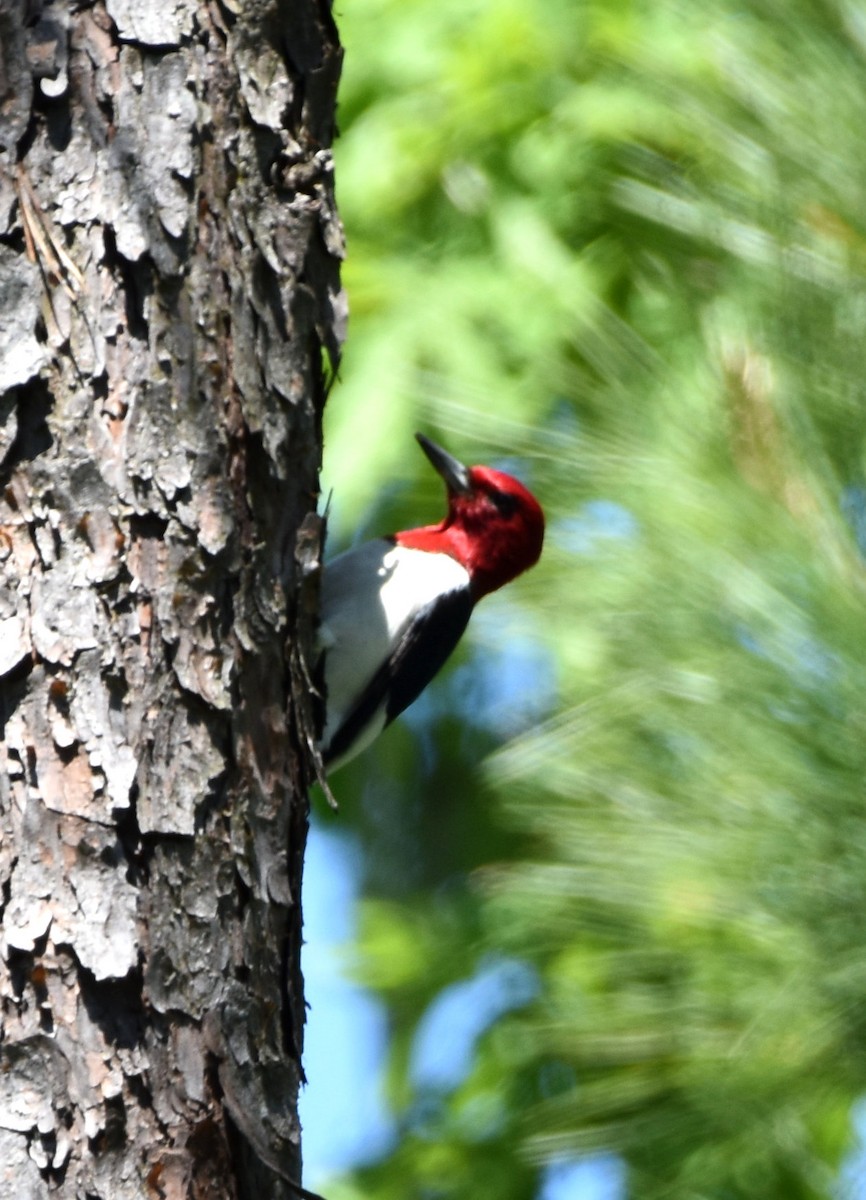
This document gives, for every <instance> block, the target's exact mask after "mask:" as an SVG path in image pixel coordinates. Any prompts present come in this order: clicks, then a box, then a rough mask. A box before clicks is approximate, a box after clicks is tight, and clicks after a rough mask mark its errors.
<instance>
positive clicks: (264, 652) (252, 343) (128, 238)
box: [0, 0, 343, 1200]
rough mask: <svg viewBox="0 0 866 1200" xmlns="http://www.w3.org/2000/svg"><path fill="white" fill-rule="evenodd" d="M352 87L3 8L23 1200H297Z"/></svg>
mask: <svg viewBox="0 0 866 1200" xmlns="http://www.w3.org/2000/svg"><path fill="white" fill-rule="evenodd" d="M339 65H340V52H339V46H338V41H337V36H336V31H335V29H334V26H333V22H332V20H331V15H330V8H329V3H328V0H221V2H220V0H213V2H212V3H206V2H204V0H202V2H201V3H196V2H195V0H147V3H143V2H141V0H105V2H104V3H103V2H101V0H97V2H91V0H78V2H76V3H72V2H70V0H57V2H56V3H53V4H52V3H50V2H47V3H40V2H39V0H0V572H2V577H0V736H2V739H3V741H2V745H0V888H2V892H0V906H2V907H0V913H2V941H0V1196H2V1197H3V1198H5V1197H10V1198H11V1197H14V1198H15V1200H26V1198H27V1197H37V1196H39V1197H42V1196H45V1195H48V1194H51V1193H52V1192H54V1191H55V1190H56V1189H58V1188H59V1190H60V1192H61V1193H62V1194H63V1195H68V1196H78V1197H85V1196H86V1197H92V1198H95V1197H105V1198H106V1200H125V1198H127V1197H130V1198H136V1200H137V1198H139V1197H148V1198H152V1200H155V1198H158V1197H165V1198H168V1200H175V1198H177V1197H196V1198H204V1197H237V1198H243V1197H253V1196H255V1197H256V1198H257V1200H271V1198H280V1197H284V1196H285V1197H289V1196H291V1195H293V1194H294V1193H293V1189H292V1187H291V1185H290V1183H289V1182H288V1181H289V1180H293V1179H298V1177H299V1169H300V1152H299V1130H298V1120H297V1091H298V1085H299V1081H300V1079H301V1077H302V1072H301V1064H300V1052H301V1041H302V1029H303V995H302V982H301V976H300V970H299V961H298V955H299V948H300V908H299V904H298V897H299V887H300V876H301V861H302V854H303V847H304V837H305V833H306V820H307V801H306V771H307V761H308V757H309V754H308V749H307V743H308V740H309V733H308V731H309V729H310V719H311V718H310V712H309V710H310V705H309V702H308V697H309V690H308V689H307V688H306V686H305V683H304V678H305V675H304V662H305V661H306V658H305V649H306V650H308V649H309V646H310V638H311V631H312V614H313V613H314V612H315V603H316V597H315V573H314V568H315V567H316V565H317V563H318V553H319V531H318V525H317V523H316V519H315V517H314V516H313V513H314V508H315V502H316V498H317V478H318V465H319V455H320V444H321V435H320V416H321V407H322V404H323V401H324V392H325V386H324V379H323V350H324V351H325V352H326V353H327V355H328V356H329V358H330V364H331V367H332V369H333V368H334V367H335V365H336V361H337V355H338V348H339V342H340V338H341V325H342V320H343V305H342V294H341V292H340V286H339V274H338V270H339V261H338V260H339V258H340V256H341V232H340V227H339V223H338V221H337V218H336V215H335V211H334V205H333V192H332V175H331V156H330V151H329V146H330V142H331V137H332V133H333V127H334V106H335V90H336V82H337V77H338V74H339ZM299 530H300V534H299Z"/></svg>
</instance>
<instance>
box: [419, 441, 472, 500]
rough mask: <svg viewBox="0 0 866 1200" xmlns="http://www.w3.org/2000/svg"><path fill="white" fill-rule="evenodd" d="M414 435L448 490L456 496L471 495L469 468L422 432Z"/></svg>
mask: <svg viewBox="0 0 866 1200" xmlns="http://www.w3.org/2000/svg"><path fill="white" fill-rule="evenodd" d="M415 437H416V439H417V441H418V445H419V446H420V447H421V449H422V450H423V451H424V453H425V454H426V455H427V457H428V458H429V459H430V462H431V463H432V464H433V468H434V470H436V471H438V473H439V474H440V475H441V476H442V478H443V479H444V480H445V485H446V487H447V488H448V491H449V492H453V493H455V494H456V495H458V496H469V495H471V494H472V484H471V482H470V479H469V468H468V467H464V465H463V463H462V462H460V461H459V459H456V458H454V456H453V455H452V454H449V453H448V451H447V450H443V449H442V447H441V446H437V445H436V443H435V442H431V441H430V439H429V438H428V437H425V436H424V434H423V433H416V434H415Z"/></svg>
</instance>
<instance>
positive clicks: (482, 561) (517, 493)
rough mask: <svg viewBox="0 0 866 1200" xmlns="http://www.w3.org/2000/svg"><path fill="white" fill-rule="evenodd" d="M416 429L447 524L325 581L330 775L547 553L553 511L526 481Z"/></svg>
mask: <svg viewBox="0 0 866 1200" xmlns="http://www.w3.org/2000/svg"><path fill="white" fill-rule="evenodd" d="M416 437H417V438H418V441H419V442H420V444H421V448H422V449H423V451H424V453H425V454H426V455H427V457H428V458H429V459H430V462H431V463H432V464H433V466H434V467H435V469H436V470H437V471H438V472H439V474H440V475H441V476H442V478H443V479H444V480H445V485H446V487H447V489H448V512H447V514H446V516H445V519H444V521H442V522H441V524H439V525H425V526H423V527H421V528H419V529H407V530H405V531H404V532H402V533H395V534H393V535H392V536H391V537H385V538H378V539H376V540H375V541H372V542H366V543H364V544H363V545H362V546H358V547H357V548H356V549H354V550H348V551H346V553H345V554H341V555H339V556H338V557H337V558H335V559H334V560H333V562H331V563H329V564H328V565H327V566H326V567H325V570H324V574H323V577H322V598H321V626H320V642H321V646H322V650H323V652H324V655H325V665H324V672H325V676H324V677H325V687H326V691H327V696H326V714H327V715H326V719H325V727H324V730H323V732H322V742H321V751H322V759H323V762H324V764H325V767H326V769H327V770H328V771H329V772H331V771H334V770H336V768H337V767H339V766H342V764H343V763H345V762H347V761H348V760H349V759H350V758H354V756H355V755H356V754H359V753H360V752H361V751H362V750H363V749H365V748H366V747H367V746H368V745H369V744H370V742H372V741H373V739H374V738H376V737H378V736H379V734H380V733H381V732H382V730H383V729H384V728H385V726H386V725H388V724H390V722H391V721H393V720H394V718H395V717H396V716H398V714H399V713H401V712H402V711H403V709H404V708H406V707H408V705H410V704H411V703H412V701H413V700H415V699H416V697H417V696H418V695H419V694H420V693H421V692H422V691H423V689H424V688H425V687H426V686H427V684H428V683H429V682H430V680H431V679H432V678H433V676H434V675H435V674H436V672H437V671H438V670H439V668H440V667H441V666H442V664H443V663H444V662H445V660H446V659H447V658H448V656H449V654H450V653H451V651H452V650H453V649H454V647H455V646H456V645H457V643H458V641H459V640H460V636H461V634H462V633H463V630H464V629H465V628H466V625H467V623H468V621H469V617H470V616H471V615H472V609H473V608H474V607H475V605H476V604H477V603H478V601H479V600H480V599H481V597H482V596H486V595H487V594H488V592H494V591H496V589H497V588H500V587H502V585H503V584H505V583H508V582H509V580H511V579H514V578H515V576H517V575H519V574H520V573H521V571H525V570H527V568H528V567H531V566H533V564H534V563H536V562H537V561H538V558H539V555H540V554H541V543H542V540H543V538H544V514H543V513H542V511H541V506H540V505H539V503H538V501H537V500H536V499H535V497H534V496H533V495H532V494H531V493H530V492H528V491H527V489H526V488H525V487H524V486H523V484H522V483H519V482H518V480H516V479H514V478H513V477H512V476H511V475H506V474H504V473H503V472H502V471H494V470H493V469H492V468H491V467H464V466H463V464H462V463H460V462H458V461H457V459H456V458H452V456H451V455H450V454H448V453H447V452H446V451H445V450H443V449H442V448H441V447H440V446H437V445H436V444H435V443H434V442H431V441H430V439H429V438H426V437H424V436H423V434H420V433H419V434H416Z"/></svg>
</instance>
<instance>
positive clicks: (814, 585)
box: [327, 0, 866, 1200]
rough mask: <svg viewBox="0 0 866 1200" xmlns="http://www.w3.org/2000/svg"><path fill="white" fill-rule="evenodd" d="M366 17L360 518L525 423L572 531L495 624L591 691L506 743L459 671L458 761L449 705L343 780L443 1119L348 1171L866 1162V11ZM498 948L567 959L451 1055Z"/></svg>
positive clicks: (824, 1189)
mask: <svg viewBox="0 0 866 1200" xmlns="http://www.w3.org/2000/svg"><path fill="white" fill-rule="evenodd" d="M341 26H342V32H343V39H344V41H345V42H346V44H347V47H348V53H347V67H346V80H345V85H344V89H343V93H342V104H341V118H342V125H343V133H344V136H343V140H342V144H341V146H340V148H339V159H338V183H339V192H340V199H341V205H342V211H343V215H344V218H345V220H346V223H347V228H348V234H349V261H348V264H347V271H346V282H347V285H348V287H349V291H350V298H351V303H352V326H351V337H350V343H349V347H348V352H347V356H346V364H345V369H344V373H345V380H344V382H343V384H342V385H341V388H340V390H339V391H338V393H337V395H336V396H335V399H334V401H333V403H332V406H331V408H332V411H331V414H330V415H329V426H328V444H327V458H328V466H329V469H330V471H331V472H332V473H333V478H335V479H336V478H339V479H340V494H339V495H338V496H337V499H336V505H337V508H336V522H337V531H338V535H339V532H340V530H341V529H342V530H346V529H348V528H349V527H350V526H352V525H354V524H356V523H357V516H358V513H359V512H363V511H366V512H367V514H368V516H367V520H368V521H369V522H370V523H371V524H373V525H375V527H376V529H387V528H393V527H397V526H399V525H406V524H409V523H411V521H412V520H413V519H415V518H416V517H417V518H418V519H424V520H426V519H429V516H430V512H431V509H433V511H435V506H436V505H437V504H438V503H440V499H439V496H438V487H437V485H436V483H435V481H432V480H429V479H428V478H427V477H426V476H424V475H423V474H421V475H420V477H422V478H423V484H422V487H423V489H424V490H423V494H418V495H417V496H416V495H415V493H414V492H412V493H410V492H409V490H408V479H409V476H410V475H411V473H412V472H413V471H415V469H416V468H417V470H418V472H419V473H423V472H424V470H425V468H424V464H423V460H421V459H420V456H415V453H414V449H413V446H412V443H411V430H412V429H413V428H415V427H416V426H419V425H420V426H422V427H424V428H425V429H429V430H431V431H432V432H433V433H434V436H435V435H436V434H437V432H438V433H439V434H440V435H441V436H442V438H443V440H445V441H447V443H448V445H449V446H450V447H451V448H452V449H453V450H454V451H455V452H456V453H458V454H460V455H465V456H466V457H468V458H469V459H470V460H472V461H479V460H480V459H482V458H486V459H487V460H490V459H493V458H497V457H499V456H501V455H506V454H507V455H515V456H519V457H520V467H521V469H522V470H523V473H524V474H525V476H526V477H527V478H528V479H529V481H530V482H531V484H532V486H533V488H534V489H535V490H536V491H537V493H538V494H539V496H540V497H541V498H542V500H543V503H544V505H545V509H546V511H547V513H548V517H549V522H550V525H549V536H548V541H547V546H546V549H545V554H544V557H543V560H542V562H541V564H540V565H539V566H538V568H536V569H535V570H534V571H533V572H532V573H531V574H530V575H529V576H527V577H526V578H525V579H524V580H521V581H519V582H518V583H516V584H514V585H513V586H512V588H510V589H509V590H508V591H507V592H506V593H505V594H503V595H502V596H496V597H492V598H491V599H490V600H489V601H485V606H487V607H488V611H489V617H488V619H487V621H486V623H485V622H480V614H479V630H478V632H480V634H481V640H480V641H476V643H475V648H474V649H472V650H468V651H464V652H463V655H464V657H463V661H464V663H465V661H466V657H467V656H469V655H474V656H475V661H477V662H478V663H481V664H484V663H488V664H489V662H490V661H491V656H495V653H496V651H497V647H496V645H495V640H496V639H497V638H499V639H501V640H502V643H503V645H502V647H501V648H500V649H501V652H502V653H507V648H508V646H509V645H510V644H511V642H512V639H513V635H514V630H515V629H520V630H522V631H523V633H524V635H525V634H526V632H527V631H529V632H531V634H532V636H533V637H534V638H535V639H536V640H537V642H538V644H539V645H540V646H541V647H546V648H547V653H548V654H549V656H550V660H551V661H552V662H553V663H554V664H555V671H556V689H555V698H554V699H553V701H552V702H551V704H550V711H548V712H546V713H545V715H544V719H543V720H540V721H539V720H537V719H536V716H535V715H534V714H533V716H532V720H531V723H530V724H529V727H527V728H524V729H523V730H522V731H518V732H517V733H516V735H515V736H513V737H511V738H510V740H508V741H507V743H506V744H505V745H500V748H499V749H498V750H496V752H495V753H494V754H493V755H492V757H490V758H488V759H487V762H486V766H484V767H483V768H482V767H481V766H479V763H480V761H481V759H482V757H483V756H484V755H485V754H486V753H487V752H488V751H489V750H491V749H492V748H493V746H494V745H495V744H497V741H498V739H497V736H496V734H495V731H491V729H490V728H489V727H485V726H484V723H483V721H482V722H473V721H472V720H471V719H470V716H471V713H470V712H468V711H466V710H465V709H461V701H462V700H463V699H464V698H463V697H461V695H460V690H461V687H463V685H464V683H465V678H466V674H465V672H464V674H463V675H461V674H460V671H459V669H458V671H457V672H456V673H452V675H451V676H450V677H449V678H448V679H446V680H445V682H444V683H442V684H437V689H436V691H435V692H434V699H432V700H429V701H428V702H427V708H426V709H424V710H423V711H424V712H425V713H426V715H427V717H428V718H429V720H430V721H432V722H434V724H433V734H432V738H431V741H430V744H432V745H433V746H434V747H435V754H434V759H433V768H432V771H431V772H428V771H422V770H421V769H420V768H419V766H418V761H417V760H418V753H419V751H418V745H419V742H418V738H419V736H420V735H419V733H418V723H417V722H416V723H415V724H412V723H410V724H409V725H404V726H403V727H402V728H397V729H395V730H394V731H392V732H391V733H389V734H388V735H387V736H386V738H385V739H383V741H382V742H381V743H380V744H379V745H380V747H381V750H379V749H377V750H376V751H373V752H372V754H371V755H368V756H367V759H366V760H364V761H362V763H361V764H360V765H359V767H358V768H357V769H356V770H354V771H347V772H346V773H345V776H340V777H338V778H339V785H340V786H339V789H338V790H339V791H340V795H341V799H342V800H344V804H343V811H344V812H351V811H354V812H355V813H356V814H357V819H358V820H359V822H360V824H361V826H362V827H363V828H364V829H365V830H366V832H367V834H368V836H369V841H370V846H371V858H370V867H369V893H370V899H369V900H368V902H367V904H366V908H365V914H364V933H363V938H362V945H361V947H360V949H359V967H358V973H359V975H360V976H361V977H362V978H363V979H364V981H365V982H366V983H368V984H369V985H370V986H372V987H374V988H376V989H377V990H379V991H380V993H381V994H382V996H383V997H384V998H385V999H386V1001H387V1003H388V1005H389V1008H390V1011H391V1015H392V1023H393V1029H394V1052H393V1061H392V1066H391V1074H390V1087H391V1098H392V1103H393V1104H394V1107H395V1110H396V1112H397V1113H398V1116H399V1119H400V1121H401V1126H402V1128H403V1130H404V1136H403V1138H402V1140H401V1142H400V1145H399V1146H398V1148H397V1150H396V1151H395V1153H394V1156H393V1158H391V1159H389V1160H387V1161H385V1162H383V1163H382V1164H378V1165H376V1166H375V1167H373V1168H370V1169H369V1170H367V1171H366V1172H362V1173H359V1175H358V1177H357V1179H356V1180H355V1181H354V1182H348V1181H346V1182H344V1184H342V1185H341V1188H342V1189H343V1190H340V1189H334V1190H333V1197H334V1200H340V1197H341V1196H345V1197H349V1196H355V1195H358V1196H360V1195H364V1196H366V1197H377V1198H381V1200H390V1198H391V1197H394V1200H396V1198H397V1197H405V1196H407V1195H408V1196H413V1197H414V1196H426V1197H431V1198H432V1197H443V1198H444V1197H455V1198H456V1197H461V1198H462V1197H467V1198H468V1197H479V1196H480V1197H487V1196H490V1197H497V1198H502V1200H511V1198H513V1200H518V1198H519V1200H524V1198H527V1197H531V1196H533V1195H534V1194H535V1192H536V1188H537V1180H538V1174H537V1166H538V1164H543V1163H544V1162H548V1161H551V1160H554V1159H556V1158H557V1157H558V1156H563V1155H573V1154H581V1153H589V1152H593V1151H598V1150H614V1151H617V1152H618V1153H620V1154H622V1155H623V1156H624V1158H625V1161H626V1163H627V1170H628V1191H629V1196H630V1197H633V1198H634V1200H657V1198H658V1200H661V1198H662V1197H689V1198H694V1200H697V1198H700V1200H775V1198H777V1197H778V1198H779V1200H798V1198H804V1200H805V1198H807V1197H808V1198H810V1200H812V1198H815V1200H818V1198H821V1197H829V1196H831V1195H833V1194H835V1193H836V1192H837V1189H838V1172H839V1166H840V1163H841V1162H842V1161H843V1158H844V1155H845V1153H846V1152H847V1151H848V1150H849V1149H850V1146H851V1142H852V1134H851V1108H852V1105H853V1104H854V1103H855V1102H856V1101H857V1099H858V1098H859V1097H860V1096H861V1095H862V1094H863V1092H864V1091H866V1056H864V1031H866V1030H864V1026H866V999H864V997H866V986H864V985H866V950H864V940H863V936H862V928H861V927H862V913H863V910H864V904H866V870H864V856H866V824H864V783H863V780H864V773H866V771H864V769H866V737H864V735H866V716H864V704H863V697H864V695H866V639H864V571H863V559H862V548H863V543H864V541H866V482H864V461H866V460H864V418H863V412H864V395H863V393H864V379H866V352H864V338H863V326H864V320H866V269H864V267H866V254H864V247H866V242H864V220H866V218H864V213H866V206H864V197H866V156H864V154H863V150H862V143H863V130H864V129H866V89H864V87H863V77H864V70H866V63H864V58H866V13H864V10H863V8H862V6H861V5H859V4H858V3H853V2H851V3H847V2H843V0H840V2H839V3H835V2H834V3H831V2H830V0H791V2H789V3H788V4H786V5H784V6H782V5H778V4H775V3H770V2H769V0H747V2H746V3H744V4H734V3H732V2H731V0H716V2H715V3H714V4H713V5H712V6H711V5H709V4H702V3H693V4H690V5H686V4H685V3H676V2H674V0H654V2H653V3H649V2H646V3H644V2H640V0H632V2H627V0H619V2H615V0H607V2H606V3H604V4H602V3H591V2H589V0H581V2H576V0H544V3H542V2H541V0H497V2H496V3H494V2H493V0H487V2H484V3H482V2H480V0H478V2H475V3H466V2H465V0H435V3H434V2H433V0H411V2H409V0H399V2H398V0H353V3H352V5H351V6H347V8H346V11H345V12H344V13H343V14H342V19H341ZM416 457H417V459H418V461H417V462H416V461H415V459H416ZM382 477H386V478H387V477H397V478H403V479H405V480H407V488H406V489H404V490H403V491H402V492H395V493H394V494H392V495H390V496H388V497H386V498H385V499H384V501H383V500H381V499H377V498H376V496H375V490H376V487H377V486H378V480H379V479H381V478H382ZM373 506H375V507H373ZM858 539H859V545H858ZM485 636H486V637H487V639H488V643H489V644H486V645H485V642H484V638H485ZM538 685H539V678H538V672H535V673H534V674H532V675H530V676H529V677H528V678H527V679H526V683H525V686H526V689H527V690H532V689H533V688H535V687H537V686H538ZM435 696H439V697H440V700H438V701H437V700H436V699H435ZM437 704H438V705H439V707H438V708H437ZM428 728H429V727H428ZM491 953H495V954H500V955H507V956H510V957H512V958H515V959H518V960H520V961H523V962H526V963H529V964H531V965H532V967H533V969H534V970H535V971H536V972H537V976H538V980H539V990H538V994H537V996H536V998H535V999H534V1000H533V1001H531V1002H530V1003H527V1004H525V1005H523V1006H522V1007H521V1008H519V1009H517V1010H515V1011H512V1012H511V1013H509V1014H508V1015H506V1016H504V1017H501V1018H500V1019H499V1020H498V1021H496V1022H495V1023H494V1024H493V1025H492V1027H491V1028H490V1029H489V1030H488V1031H487V1032H486V1034H484V1036H482V1037H481V1038H480V1039H479V1041H478V1043H477V1046H476V1051H475V1056H474V1059H473V1063H472V1066H471V1069H470V1070H469V1072H468V1074H467V1075H466V1077H465V1078H464V1079H463V1080H462V1081H461V1082H460V1083H459V1084H458V1085H457V1086H455V1087H454V1088H453V1089H450V1090H448V1089H445V1090H442V1089H439V1090H438V1091H436V1090H435V1089H434V1090H433V1091H431V1090H430V1089H429V1088H427V1089H425V1088H424V1087H422V1086H421V1085H419V1084H418V1082H417V1080H414V1079H413V1074H412V1069H411V1062H412V1047H413V1044H414V1039H415V1037H416V1031H417V1026H418V1022H419V1019H420V1018H421V1016H422V1014H423V1013H424V1011H425V1009H426V1008H427V1006H428V1005H429V1004H430V1003H431V1002H432V1001H433V1000H434V998H435V997H436V995H437V994H439V993H440V992H441V990H442V989H443V988H445V987H446V986H447V985H448V984H449V983H451V982H453V981H455V980H459V979H463V978H467V977H469V976H470V975H471V974H472V973H473V971H474V969H475V967H476V964H477V963H478V961H479V960H480V959H481V958H482V956H484V955H489V954H491Z"/></svg>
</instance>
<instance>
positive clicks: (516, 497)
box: [395, 433, 544, 600]
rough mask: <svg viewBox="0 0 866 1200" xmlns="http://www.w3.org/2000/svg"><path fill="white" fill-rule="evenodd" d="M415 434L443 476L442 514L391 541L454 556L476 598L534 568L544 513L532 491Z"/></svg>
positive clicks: (506, 476)
mask: <svg viewBox="0 0 866 1200" xmlns="http://www.w3.org/2000/svg"><path fill="white" fill-rule="evenodd" d="M415 436H416V437H417V439H418V442H419V443H420V445H421V448H422V450H423V451H424V453H425V454H426V455H427V457H428V458H429V459H430V462H431V463H432V464H433V466H434V467H435V468H436V470H437V471H438V472H439V474H440V475H441V476H442V478H443V479H444V480H445V485H446V487H447V488H448V514H447V516H446V517H445V520H444V521H442V522H441V524H439V525H426V526H424V527H423V528H421V529H408V530H405V531H404V532H402V533H398V534H396V535H395V540H396V542H397V544H398V545H400V546H407V547H409V548H410V549H416V550H429V551H434V552H435V551H438V552H439V553H443V554H450V555H451V557H452V558H456V559H457V561H458V562H459V563H461V564H462V565H463V566H464V567H465V568H466V570H467V571H468V572H469V578H470V579H471V581H472V593H473V596H474V598H475V599H476V600H479V599H480V598H481V597H482V596H486V595H487V593H488V592H495V591H496V589H497V588H500V587H502V586H503V584H506V583H508V582H509V581H510V580H512V579H514V578H515V576H517V575H519V574H520V573H521V572H522V571H526V570H527V569H528V568H529V567H531V566H534V565H535V563H537V562H538V559H539V557H540V555H541V545H542V542H543V540H544V513H543V512H542V511H541V505H540V504H539V503H538V501H537V500H536V499H535V497H534V496H533V495H532V493H531V492H530V491H529V490H528V489H527V488H525V487H524V486H523V484H522V483H521V482H520V481H519V480H518V479H515V478H514V477H513V476H512V475H506V474H505V472H504V471H494V470H493V468H492V467H465V466H464V465H463V464H462V463H461V462H459V461H458V460H457V459H456V458H453V457H452V456H451V455H450V454H448V453H447V451H445V450H443V449H442V448H441V446H437V445H436V443H435V442H431V441H430V439H429V438H426V437H424V435H423V434H420V433H418V434H416V435H415Z"/></svg>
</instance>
